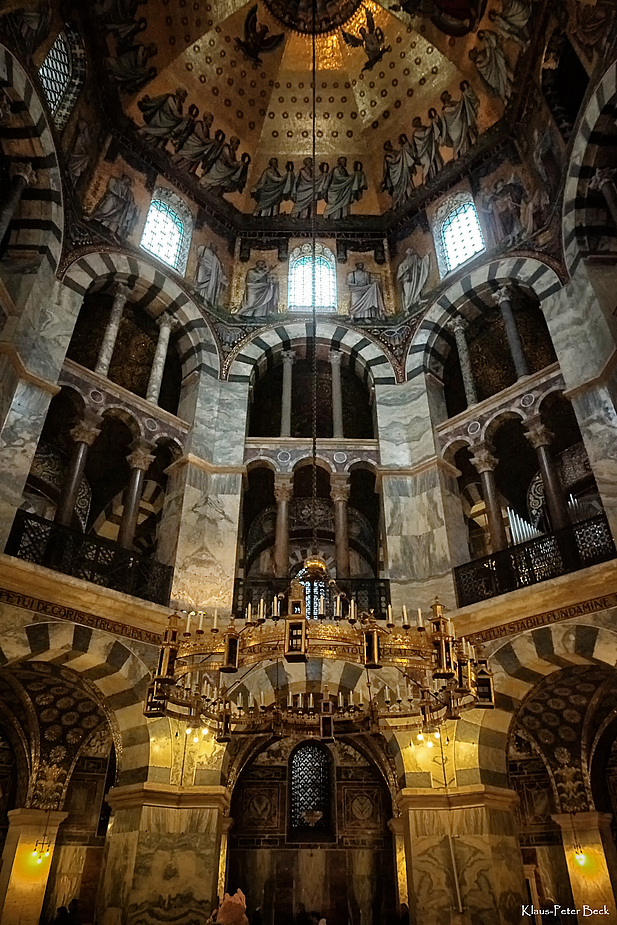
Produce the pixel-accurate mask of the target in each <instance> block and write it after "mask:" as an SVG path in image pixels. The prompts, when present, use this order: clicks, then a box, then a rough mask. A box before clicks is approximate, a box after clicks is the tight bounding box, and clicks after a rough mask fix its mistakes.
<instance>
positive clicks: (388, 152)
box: [380, 135, 416, 209]
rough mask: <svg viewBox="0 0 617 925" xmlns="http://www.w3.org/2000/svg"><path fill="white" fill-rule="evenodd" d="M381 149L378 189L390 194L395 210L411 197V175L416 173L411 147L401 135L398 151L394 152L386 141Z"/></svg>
mask: <svg viewBox="0 0 617 925" xmlns="http://www.w3.org/2000/svg"><path fill="white" fill-rule="evenodd" d="M383 149H384V158H383V177H382V180H381V185H380V189H381V190H382V192H385V193H390V195H391V196H392V205H393V206H394V208H395V209H397V208H398V207H399V206H402V205H404V203H406V202H407V200H408V199H409V197H410V196H411V190H412V187H413V175H414V173H415V171H416V159H415V156H414V152H413V146H412V144H411V142H409V140H408V138H407V135H401V136H400V138H399V150H398V151H395V150H394V146H393V144H392V142H391V141H386V142H385V143H384V146H383Z"/></svg>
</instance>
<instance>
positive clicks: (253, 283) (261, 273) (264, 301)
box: [237, 260, 279, 318]
mask: <svg viewBox="0 0 617 925" xmlns="http://www.w3.org/2000/svg"><path fill="white" fill-rule="evenodd" d="M278 304H279V281H278V279H277V277H276V274H275V273H274V271H273V270H271V269H270V268H269V267H268V266H267V265H266V261H265V260H258V261H257V263H256V264H255V266H254V267H251V269H250V270H248V271H247V274H246V282H245V286H244V298H243V299H242V304H241V306H240V308H239V309H238V312H237V314H238V315H243V316H244V317H245V318H261V317H263V316H264V315H274V314H275V313H276V312H277V311H278Z"/></svg>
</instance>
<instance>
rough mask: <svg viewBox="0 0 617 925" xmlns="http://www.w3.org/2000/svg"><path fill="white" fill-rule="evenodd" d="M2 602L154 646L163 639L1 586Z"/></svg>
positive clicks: (159, 636) (155, 634) (156, 635)
mask: <svg viewBox="0 0 617 925" xmlns="http://www.w3.org/2000/svg"><path fill="white" fill-rule="evenodd" d="M0 604H9V605H11V606H12V607H21V608H22V609H23V610H31V611H33V612H34V613H38V614H41V615H42V616H44V617H53V618H55V619H57V620H66V621H67V623H79V624H81V626H89V627H91V628H92V629H97V630H103V632H105V633H110V634H111V635H112V636H124V637H125V638H127V639H134V640H136V641H137V642H145V643H147V644H149V645H153V646H160V645H161V643H162V641H163V637H162V635H161V634H159V633H150V632H149V631H148V630H142V629H138V628H137V627H134V626H126V625H125V624H124V623H118V622H116V621H115V620H107V619H106V618H105V617H97V616H96V615H95V614H92V613H87V612H86V611H84V610H76V609H75V608H73V607H64V606H63V605H62V604H53V603H52V602H51V601H42V600H39V599H38V598H36V597H30V596H29V595H27V594H20V593H19V592H18V591H9V590H8V589H6V588H0Z"/></svg>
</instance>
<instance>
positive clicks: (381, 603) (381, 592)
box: [233, 578, 390, 619]
mask: <svg viewBox="0 0 617 925" xmlns="http://www.w3.org/2000/svg"><path fill="white" fill-rule="evenodd" d="M306 584H307V599H306V601H307V613H309V614H310V615H311V616H317V614H318V612H319V601H320V598H321V597H322V596H323V597H324V603H325V615H326V616H327V617H334V613H335V606H336V594H337V591H336V588H334V587H333V586H332V585H330V584H328V583H327V582H320V581H315V582H311V583H310V584H309V583H308V582H307V583H306ZM336 586H337V587H338V589H339V591H341V592H342V593H343V594H345V595H347V598H346V600H345V601H343V602H342V606H343V611H344V613H345V614H347V609H348V601H349V600H351V599H352V598H353V600H354V601H355V602H356V607H357V608H358V611H365V612H368V611H371V610H372V611H373V612H374V614H375V616H376V617H377V618H378V619H380V618H385V617H386V615H387V610H388V604H389V603H390V582H389V581H388V580H387V579H385V578H339V579H337V581H336ZM288 592H289V579H287V578H236V582H235V585H234V602H233V612H234V613H235V614H236V616H237V617H241V616H242V614H244V612H245V611H246V607H247V604H250V605H251V607H252V610H253V613H255V612H256V610H257V608H258V607H259V601H260V600H261V599H262V598H263V599H264V601H265V604H266V613H267V614H268V615H269V614H270V613H271V610H272V601H273V598H274V596H275V595H278V594H280V595H282V597H281V610H280V612H281V613H282V614H285V613H286V612H287V594H288Z"/></svg>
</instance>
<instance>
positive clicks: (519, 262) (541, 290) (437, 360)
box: [405, 257, 564, 379]
mask: <svg viewBox="0 0 617 925" xmlns="http://www.w3.org/2000/svg"><path fill="white" fill-rule="evenodd" d="M508 283H510V284H512V283H514V284H516V285H517V286H518V287H519V288H520V289H523V290H527V291H528V292H530V293H532V294H533V295H534V296H535V297H536V298H537V299H538V300H539V301H540V303H542V301H543V300H544V299H547V298H548V297H549V296H551V295H553V294H554V293H555V292H558V291H559V290H560V289H561V288H562V287H563V285H564V280H562V279H561V278H560V277H559V275H558V274H557V272H556V270H555V269H554V268H553V267H551V266H549V265H548V264H546V263H543V262H542V261H541V260H536V259H535V258H532V257H509V258H508V259H504V260H494V261H491V262H490V263H487V264H484V266H481V267H478V268H477V269H476V270H474V271H473V272H472V273H469V274H468V275H467V276H463V277H462V278H461V279H458V280H457V281H456V282H455V283H453V284H452V285H451V286H450V287H449V288H448V289H447V290H446V291H445V292H444V293H443V295H442V296H440V297H439V299H437V301H436V302H434V303H433V304H432V305H431V306H430V308H429V309H428V310H427V312H426V314H425V315H424V318H423V319H422V322H421V323H420V325H419V326H418V328H417V330H416V332H415V334H414V337H413V339H412V341H411V343H410V345H409V349H408V353H407V359H406V363H405V373H406V378H407V379H413V378H414V377H415V376H418V375H420V374H421V373H424V372H429V371H430V372H434V373H436V374H437V375H439V376H441V374H442V373H443V366H444V362H445V358H446V356H447V354H448V352H449V350H450V347H451V345H452V344H453V343H454V336H453V335H451V334H450V333H449V331H448V330H447V329H446V323H447V322H448V321H451V320H452V319H453V318H455V317H456V315H458V314H460V313H461V312H462V309H463V308H464V306H465V305H466V304H468V303H471V304H473V306H474V309H475V310H476V311H478V310H479V311H488V310H489V309H490V308H492V306H493V302H492V300H491V298H490V297H491V294H492V293H493V292H495V290H497V289H499V288H500V287H501V286H504V285H507V284H508Z"/></svg>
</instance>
